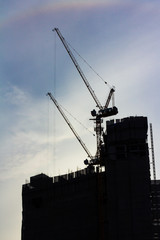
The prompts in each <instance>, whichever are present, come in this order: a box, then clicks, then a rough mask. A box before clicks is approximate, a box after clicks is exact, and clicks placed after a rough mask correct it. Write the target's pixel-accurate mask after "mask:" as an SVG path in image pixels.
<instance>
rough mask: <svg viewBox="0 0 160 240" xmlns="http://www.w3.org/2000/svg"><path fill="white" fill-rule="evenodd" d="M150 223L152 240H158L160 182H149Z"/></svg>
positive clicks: (159, 233)
mask: <svg viewBox="0 0 160 240" xmlns="http://www.w3.org/2000/svg"><path fill="white" fill-rule="evenodd" d="M151 203H152V206H151V207H152V223H153V236H154V239H155V240H156V239H160V180H157V181H155V180H154V181H152V182H151Z"/></svg>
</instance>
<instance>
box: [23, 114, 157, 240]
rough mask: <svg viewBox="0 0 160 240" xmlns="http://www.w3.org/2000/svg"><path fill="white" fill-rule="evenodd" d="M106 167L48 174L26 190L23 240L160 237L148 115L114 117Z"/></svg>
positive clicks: (141, 239) (140, 239) (106, 148)
mask: <svg viewBox="0 0 160 240" xmlns="http://www.w3.org/2000/svg"><path fill="white" fill-rule="evenodd" d="M106 125H107V126H106V133H105V134H104V136H103V138H104V146H103V148H104V149H103V153H102V154H103V161H104V165H105V169H103V170H102V169H101V168H99V167H94V166H92V165H91V166H89V167H87V168H85V169H83V170H80V171H77V172H74V173H70V174H66V175H61V176H57V177H54V178H51V177H48V176H47V175H45V174H39V175H36V176H33V177H31V178H30V183H27V184H24V185H23V188H22V204H23V212H22V240H41V239H43V240H44V239H46V240H53V239H55V240H63V239H65V240H73V239H74V240H75V239H76V240H82V239H83V240H90V239H92V240H104V239H106V240H121V239H123V240H152V239H160V222H159V220H160V181H158V180H157V181H156V180H154V181H151V178H150V162H149V150H148V143H147V132H148V124H147V118H146V117H129V118H124V119H121V120H116V121H108V122H107V124H106Z"/></svg>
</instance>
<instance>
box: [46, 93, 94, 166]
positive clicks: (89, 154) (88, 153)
mask: <svg viewBox="0 0 160 240" xmlns="http://www.w3.org/2000/svg"><path fill="white" fill-rule="evenodd" d="M47 96H49V97H50V99H51V100H52V101H53V103H54V104H55V105H56V107H57V109H58V110H59V112H60V113H61V115H62V117H63V118H64V120H65V121H66V123H67V124H68V126H69V127H70V129H71V131H72V132H73V134H74V135H75V137H76V138H77V140H78V141H79V143H80V144H81V146H82V147H83V149H84V150H85V152H86V153H87V155H88V157H89V158H90V162H91V163H92V164H93V163H94V162H95V161H96V159H95V157H93V156H92V155H91V153H90V152H89V150H88V148H87V147H86V145H85V143H84V142H83V141H82V139H81V138H80V136H79V135H78V133H77V132H76V130H75V129H74V127H73V126H72V124H71V123H70V121H69V119H68V118H67V116H66V115H65V113H64V111H63V110H62V108H61V107H60V105H59V103H58V102H57V100H56V99H55V98H54V96H53V95H52V94H51V93H50V92H48V93H47ZM85 161H88V160H87V159H86V160H85Z"/></svg>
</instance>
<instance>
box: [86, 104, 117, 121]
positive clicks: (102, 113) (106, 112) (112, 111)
mask: <svg viewBox="0 0 160 240" xmlns="http://www.w3.org/2000/svg"><path fill="white" fill-rule="evenodd" d="M117 113H118V108H117V107H115V106H114V107H111V108H105V109H100V110H99V111H98V113H97V112H96V110H95V109H94V110H93V111H91V115H92V116H93V117H98V118H103V117H110V116H113V115H116V114H117Z"/></svg>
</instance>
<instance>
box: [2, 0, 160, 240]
mask: <svg viewBox="0 0 160 240" xmlns="http://www.w3.org/2000/svg"><path fill="white" fill-rule="evenodd" d="M0 9H1V10H0V11H1V12H0V51H1V55H0V56H1V57H0V61H1V64H0V68H1V70H0V107H1V118H0V132H1V134H0V142H1V147H0V196H1V201H0V239H3V240H10V239H13V240H20V236H21V219H22V217H21V211H22V207H21V205H22V204H21V187H22V184H24V183H25V181H26V180H29V178H30V177H31V176H33V175H35V174H39V173H41V172H43V173H46V174H48V175H49V176H54V175H58V174H63V173H66V172H68V171H74V170H76V169H77V168H83V167H84V165H83V160H84V159H85V158H86V157H87V156H86V153H85V152H84V150H83V149H82V147H81V146H80V145H79V143H78V142H77V140H76V139H75V137H74V136H73V134H72V133H71V131H70V129H68V126H67V125H66V123H65V122H64V120H63V119H62V117H61V116H60V114H59V112H58V111H57V109H56V108H55V106H54V104H53V103H52V102H51V100H50V99H49V97H47V96H46V93H47V92H48V91H49V92H52V93H54V95H55V96H56V98H57V100H58V101H59V102H60V103H61V104H62V105H63V106H64V107H65V108H67V110H68V111H69V112H71V113H72V115H74V116H75V117H76V118H77V119H78V120H79V121H80V122H82V123H83V124H84V125H85V126H86V127H87V128H89V130H91V131H93V128H94V124H93V123H92V122H91V121H89V118H90V111H91V110H92V109H94V108H95V103H94V101H93V99H92V97H91V96H90V94H89V92H88V90H87V89H86V87H85V85H84V83H83V82H82V79H81V78H80V76H79V75H78V73H77V71H76V69H75V67H74V66H73V64H72V62H71V60H70V58H69V56H68V54H67V52H66V51H65V49H64V47H63V45H62V43H61V42H60V39H59V38H58V37H57V36H56V34H55V32H53V31H52V29H53V28H55V27H58V28H59V29H60V31H61V32H62V34H63V36H64V37H65V39H66V40H67V41H68V42H69V43H70V44H71V46H72V47H73V48H75V49H76V50H77V51H78V52H79V53H80V55H81V56H82V57H83V58H84V59H85V60H86V61H87V62H88V63H89V64H90V65H91V66H92V67H93V68H94V70H96V72H98V74H99V75H100V76H102V77H103V79H105V81H107V82H109V83H110V85H114V86H115V87H116V93H115V100H116V106H117V107H118V108H119V114H118V115H117V118H123V117H128V116H136V115H137V116H147V117H148V121H149V123H150V122H151V123H152V124H153V134H154V147H155V158H156V166H157V177H158V178H160V173H159V172H160V163H159V157H160V149H159V141H160V140H159V135H160V124H159V118H160V113H159V111H158V110H159V100H160V96H159V87H160V41H159V39H160V29H159V23H160V2H159V1H156V0H155V1H154V0H152V1H150V0H148V1H147V0H145V1H143V0H132V1H131V0H126V1H124V0H117V1H116V0H115V1H114V0H105V1H101V0H92V1H90V0H85V1H82V0H78V1H72V0H65V1H60V0H57V1H56V0H52V1H51V0H46V1H42V0H39V1H38V0H34V1H30V0H28V1H22V0H12V1H11V0H6V1H1V7H0ZM77 60H78V61H79V63H80V64H81V67H82V68H83V70H84V72H85V75H86V77H87V79H88V81H89V82H90V84H91V85H92V87H93V89H94V91H95V93H96V95H97V97H98V98H99V100H100V102H101V103H102V105H103V104H104V103H105V100H106V98H107V96H108V92H109V87H108V86H107V85H105V84H104V83H103V81H101V79H99V78H98V76H97V75H96V74H94V73H93V72H92V71H91V69H90V68H88V67H86V65H85V64H84V62H83V61H82V60H81V59H79V58H77ZM71 121H72V124H73V125H74V126H75V128H76V130H77V131H78V133H79V134H80V136H81V137H82V139H83V140H84V142H85V143H86V145H87V147H88V148H89V150H90V151H91V153H92V154H93V155H94V154H95V152H96V139H95V137H93V136H92V134H91V133H90V132H89V131H86V130H85V129H84V128H82V126H81V125H79V124H78V123H77V122H76V121H74V119H72V118H71ZM149 144H150V139H149Z"/></svg>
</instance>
